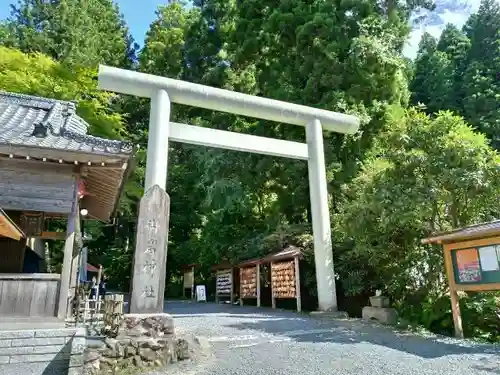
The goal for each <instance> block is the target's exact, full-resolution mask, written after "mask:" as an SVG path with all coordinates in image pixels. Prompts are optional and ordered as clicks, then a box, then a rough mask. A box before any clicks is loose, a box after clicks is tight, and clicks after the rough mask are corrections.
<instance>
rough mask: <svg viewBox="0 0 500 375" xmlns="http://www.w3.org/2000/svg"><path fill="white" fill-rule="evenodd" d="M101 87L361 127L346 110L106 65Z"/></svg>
mask: <svg viewBox="0 0 500 375" xmlns="http://www.w3.org/2000/svg"><path fill="white" fill-rule="evenodd" d="M99 88H100V89H103V90H108V91H114V92H118V93H121V94H129V95H136V96H141V97H146V98H151V97H152V96H153V95H154V93H156V92H157V91H159V90H165V91H167V92H168V95H169V97H170V100H171V101H172V102H173V103H179V104H184V105H190V106H193V107H200V108H207V109H212V110H216V111H221V112H229V113H234V114H237V115H243V116H249V117H255V118H260V119H264V120H271V121H277V122H284V123H288V124H294V125H301V126H307V124H309V123H310V122H311V121H313V120H319V121H320V122H321V125H322V126H323V129H324V130H329V131H334V132H337V133H346V134H353V133H355V132H356V131H357V130H358V128H359V119H358V118H357V117H355V116H351V115H346V114H343V113H337V112H331V111H326V110H323V109H317V108H312V107H306V106H303V105H298V104H292V103H287V102H282V101H279V100H273V99H267V98H262V97H258V96H253V95H248V94H242V93H239V92H235V91H229V90H223V89H218V88H214V87H210V86H204V85H199V84H195V83H191V82H185V81H180V80H176V79H171V78H166V77H159V76H154V75H151V74H144V73H138V72H134V71H131V70H125V69H119V68H113V67H110V66H105V65H101V66H99Z"/></svg>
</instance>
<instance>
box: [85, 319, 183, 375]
mask: <svg viewBox="0 0 500 375" xmlns="http://www.w3.org/2000/svg"><path fill="white" fill-rule="evenodd" d="M188 357H189V348H188V343H187V341H185V340H183V339H178V338H176V337H175V333H174V322H173V319H172V317H171V316H170V315H168V314H128V315H125V316H124V318H123V320H122V322H121V324H120V327H119V329H118V334H117V336H116V337H106V338H105V339H104V340H103V344H102V346H101V347H89V348H87V351H86V356H85V373H86V374H107V373H112V372H113V371H114V370H116V369H118V368H124V367H130V366H135V367H137V368H148V367H165V366H168V365H169V364H171V363H175V362H177V361H179V360H183V359H187V358H188Z"/></svg>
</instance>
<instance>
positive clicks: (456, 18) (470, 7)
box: [403, 0, 481, 58]
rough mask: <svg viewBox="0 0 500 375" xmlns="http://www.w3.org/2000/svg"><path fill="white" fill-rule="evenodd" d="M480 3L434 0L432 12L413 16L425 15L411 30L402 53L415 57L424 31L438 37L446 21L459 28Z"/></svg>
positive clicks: (478, 0) (460, 0)
mask: <svg viewBox="0 0 500 375" xmlns="http://www.w3.org/2000/svg"><path fill="white" fill-rule="evenodd" d="M480 3H481V0H438V1H436V9H435V10H434V11H433V12H427V11H423V12H419V13H418V14H416V15H415V16H414V17H413V18H415V17H416V16H420V15H425V19H424V20H423V22H421V23H420V24H418V25H417V26H416V27H415V28H414V29H413V31H412V32H411V34H410V37H409V39H408V41H407V43H406V46H405V48H404V50H403V54H404V55H405V56H407V57H410V58H415V56H416V54H417V50H418V43H419V42H420V39H421V38H422V35H423V33H424V32H428V33H430V34H431V35H433V36H435V37H437V38H439V36H440V35H441V33H442V32H443V29H444V27H445V25H446V24H447V23H452V24H454V25H455V26H457V27H458V28H461V27H462V26H463V25H464V24H465V22H466V21H467V19H468V18H469V16H470V15H471V13H474V12H476V11H477V10H478V8H479V4H480Z"/></svg>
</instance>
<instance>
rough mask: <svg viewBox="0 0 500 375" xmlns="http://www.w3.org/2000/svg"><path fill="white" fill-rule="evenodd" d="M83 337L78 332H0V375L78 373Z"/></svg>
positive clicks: (38, 329)
mask: <svg viewBox="0 0 500 375" xmlns="http://www.w3.org/2000/svg"><path fill="white" fill-rule="evenodd" d="M17 327H18V328H19V325H18V326H17ZM85 335H86V330H85V329H81V328H64V327H59V328H36V329H9V330H0V375H11V374H23V375H25V374H26V375H46V374H54V375H68V374H76V373H79V372H81V368H82V366H83V352H84V349H85V346H86V337H85Z"/></svg>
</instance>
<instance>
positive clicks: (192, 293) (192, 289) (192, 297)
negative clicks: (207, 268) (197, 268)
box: [191, 266, 195, 300]
mask: <svg viewBox="0 0 500 375" xmlns="http://www.w3.org/2000/svg"><path fill="white" fill-rule="evenodd" d="M191 275H193V278H192V279H191V280H192V282H191V299H192V300H193V299H194V292H195V290H194V286H195V283H194V266H193V267H191Z"/></svg>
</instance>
